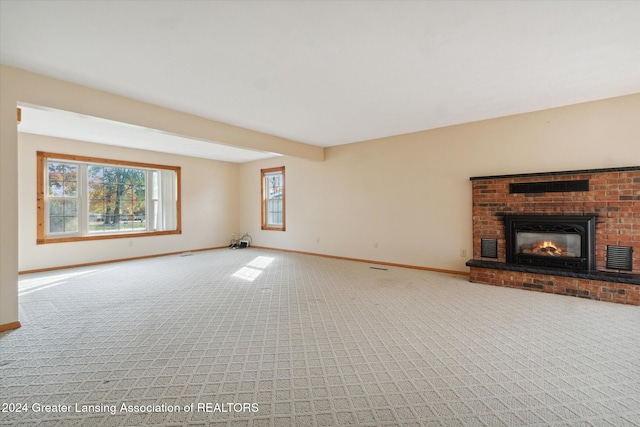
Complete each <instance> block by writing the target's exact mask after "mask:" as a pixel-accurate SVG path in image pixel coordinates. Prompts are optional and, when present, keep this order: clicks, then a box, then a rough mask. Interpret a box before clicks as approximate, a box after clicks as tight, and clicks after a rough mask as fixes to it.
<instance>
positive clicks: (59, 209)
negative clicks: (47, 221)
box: [49, 200, 64, 216]
mask: <svg viewBox="0 0 640 427" xmlns="http://www.w3.org/2000/svg"><path fill="white" fill-rule="evenodd" d="M63 215H64V201H62V200H51V203H49V216H63Z"/></svg>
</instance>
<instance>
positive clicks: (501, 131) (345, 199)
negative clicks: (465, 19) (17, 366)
mask: <svg viewBox="0 0 640 427" xmlns="http://www.w3.org/2000/svg"><path fill="white" fill-rule="evenodd" d="M0 94H1V97H0V125H1V126H0V167H1V169H0V325H5V324H9V323H12V322H15V321H17V320H18V290H17V272H18V268H19V267H20V268H23V269H28V268H30V267H29V265H35V263H38V265H40V264H42V265H44V264H45V263H48V262H49V261H31V260H28V259H27V257H32V256H34V255H33V252H32V251H36V255H35V256H36V257H39V256H43V257H44V258H48V257H49V256H56V255H55V254H52V253H46V254H45V252H46V251H49V249H43V250H42V251H41V252H42V253H37V251H40V248H31V249H29V248H28V245H29V243H26V244H27V247H25V248H23V247H22V246H23V243H22V240H20V246H21V247H20V263H19V261H18V253H19V249H18V247H19V245H18V242H19V230H22V229H23V224H28V223H29V222H30V221H33V223H35V220H34V219H33V216H34V215H35V213H33V212H30V209H31V208H32V207H33V206H32V207H31V208H30V207H29V206H28V204H29V203H35V199H34V201H33V202H29V201H28V197H29V196H28V195H29V194H30V193H31V192H34V191H35V190H34V189H26V190H24V191H26V192H27V193H26V194H27V199H26V201H25V202H24V203H25V208H24V209H26V211H23V209H22V208H21V210H20V214H21V215H24V216H25V217H24V218H21V219H20V221H19V220H18V203H16V200H19V201H20V202H22V201H23V199H22V195H21V197H20V198H19V197H18V165H19V164H20V165H21V164H22V163H19V162H18V136H17V131H16V116H15V108H16V105H17V104H18V103H27V104H34V105H40V106H45V107H51V108H58V109H62V110H67V111H73V112H78V113H81V114H87V115H92V116H96V117H102V118H107V119H110V120H116V121H123V122H127V123H132V124H136V125H140V126H146V127H150V128H156V129H161V130H164V131H166V132H170V133H175V134H178V135H184V136H187V137H196V138H198V139H211V140H221V141H224V142H227V143H229V144H232V145H238V146H244V147H247V148H256V147H260V148H261V149H263V150H265V151H273V152H280V153H282V154H286V155H287V156H286V157H284V158H277V159H269V160H264V161H259V162H252V163H247V164H243V165H240V166H236V167H235V168H236V169H237V182H236V183H235V184H234V182H233V179H232V178H230V176H231V175H233V172H232V171H230V170H226V169H225V171H226V172H219V173H221V174H222V176H224V177H226V178H225V179H228V181H227V182H228V184H229V185H230V186H231V188H230V189H229V191H231V192H232V193H233V192H235V193H236V194H238V195H239V196H237V197H238V198H237V199H235V200H236V202H234V201H233V200H234V198H233V196H232V195H231V194H227V193H225V194H226V195H224V196H220V198H219V199H216V198H215V197H217V196H215V195H213V194H207V197H208V196H213V197H214V199H213V200H211V201H210V203H211V204H210V205H207V208H205V209H209V206H213V209H214V212H216V213H221V212H222V213H223V215H233V214H234V213H238V218H237V219H236V220H235V222H234V220H232V219H230V218H227V219H223V220H221V221H222V223H225V224H226V223H228V224H231V225H233V224H236V225H237V226H238V229H237V230H231V231H239V232H245V231H248V232H250V233H251V234H252V236H253V239H254V244H256V245H260V246H269V247H274V248H281V249H291V250H299V251H306V252H315V253H322V254H329V255H336V256H345V257H351V258H360V259H370V260H379V261H385V262H395V263H400V264H410V265H416V266H424V267H432V268H440V269H448V270H459V271H464V270H466V267H465V266H464V263H465V261H466V260H467V259H469V258H470V257H471V184H470V182H469V177H470V176H478V175H493V174H507V173H524V172H538V171H540V172H542V171H556V170H570V169H588V168H601V167H614V166H632V165H640V148H639V147H640V126H638V124H637V122H638V117H640V95H632V96H627V97H621V98H614V99H609V100H604V101H599V102H592V103H586V104H580V105H575V106H570V107H565V108H558V109H553V110H546V111H541V112H537V113H529V114H523V115H518V116H512V117H506V118H500V119H495V120H487V121H482V122H476V123H469V124H464V125H459V126H452V127H447V128H442V129H436V130H431V131H425V132H419V133H415V134H409V135H402V136H396V137H391V138H386V139H381V140H375V141H367V142H361V143H356V144H350V145H346V146H340V147H333V148H329V149H326V150H324V151H323V150H322V149H320V148H318V147H310V146H306V145H304V144H300V143H297V142H294V141H287V140H283V139H280V138H276V137H271V136H268V135H263V134H259V133H256V132H252V131H247V130H243V129H239V128H233V127H230V126H228V125H223V124H220V123H216V122H212V121H208V120H205V119H202V118H198V117H194V116H190V115H188V114H184V113H180V112H176V111H172V110H169V109H166V108H161V107H157V106H153V105H149V104H145V103H141V102H137V101H134V100H131V99H127V98H124V97H120V96H116V95H113V94H108V93H105V92H101V91H97V90H93V89H89V88H86V87H82V86H78V85H74V84H70V83H67V82H63V81H60V80H55V79H51V78H47V77H44V76H39V75H35V74H32V73H28V72H25V71H22V70H18V69H15V68H11V67H6V66H0ZM74 144H75V143H74ZM105 150H108V151H109V152H110V153H115V151H111V150H116V149H113V148H105ZM52 151H56V150H52ZM549 152H550V153H551V154H552V156H551V157H549V156H547V153H549ZM21 153H22V151H21ZM27 156H28V154H27ZM158 156H161V155H160V154H158ZM293 156H296V157H293ZM323 156H324V158H325V161H324V162H322V161H320V160H322V158H323ZM105 157H113V156H111V155H105ZM26 158H27V157H25V159H26ZM158 158H160V157H158ZM171 158H177V157H173V156H171ZM163 159H164V157H163ZM305 159H310V160H305ZM20 160H21V162H22V160H23V155H22V154H21V155H20ZM25 162H28V161H27V160H25ZM185 162H187V163H188V164H189V165H193V167H194V169H193V170H197V171H198V172H197V173H200V172H202V171H203V170H204V169H207V168H206V167H203V166H202V164H201V163H200V162H199V161H191V160H189V161H187V160H185ZM167 163H175V162H173V161H168V162H167ZM214 163H215V162H214ZM212 164H213V163H212ZM280 165H285V166H286V177H287V231H286V232H276V231H262V230H260V186H259V176H260V175H259V173H260V172H259V171H260V168H263V167H271V166H280ZM26 167H28V168H31V167H35V166H29V165H27V166H26ZM190 167H191V166H190ZM21 168H22V166H21ZM229 168H230V169H233V168H234V167H229ZM212 169H214V170H215V166H212ZM223 169H224V168H223ZM20 173H21V174H22V173H23V172H22V171H21V172H20ZM24 173H25V176H26V178H25V179H27V180H29V179H33V178H31V176H32V175H31V173H27V172H24ZM212 173H213V172H212ZM23 185H30V184H28V183H24V184H23V183H21V184H20V189H21V192H22V191H23ZM234 185H235V187H233V186H234ZM235 189H237V191H235ZM189 191H193V192H194V194H195V193H196V192H197V191H198V189H196V188H195V187H193V188H191V189H190V190H189ZM188 193H189V192H187V194H188ZM184 196H185V197H186V194H185V195H184ZM196 198H197V197H196ZM218 202H219V203H220V205H219V206H218V205H217V203H218ZM202 203H205V204H206V203H207V202H206V201H203V202H202ZM226 203H231V205H225V204H226ZM234 203H237V205H233V204H234ZM198 209H201V207H200V205H198ZM189 215H191V213H187V212H186V208H185V207H183V228H185V226H186V223H187V221H191V220H194V221H196V222H197V223H199V224H200V225H202V223H203V222H204V220H203V219H202V218H194V219H189ZM29 216H31V217H32V218H29ZM225 218H226V217H225ZM218 225H219V224H218ZM204 226H205V227H206V225H204ZM25 227H27V228H28V225H26V226H25ZM221 228H222V227H221ZM208 230H209V231H208V233H210V234H209V235H208V236H200V235H194V234H189V236H191V237H193V238H195V239H196V240H197V242H198V243H197V244H190V243H189V238H191V237H187V235H185V236H182V237H177V236H174V237H177V240H166V242H168V243H167V244H166V245H165V246H163V247H166V248H169V247H171V249H172V250H171V251H180V250H183V249H191V248H195V247H201V246H202V245H204V246H209V244H208V242H209V237H211V238H212V239H213V240H216V239H217V238H218V237H217V236H218V233H221V234H222V235H223V237H224V239H223V240H222V242H221V244H225V243H226V242H227V241H228V238H229V232H230V230H224V231H222V230H218V229H215V230H214V229H213V228H211V229H208ZM25 233H33V231H28V230H27V231H25ZM190 233H191V232H190ZM225 234H226V235H225ZM31 237H32V236H26V237H24V239H27V240H29V239H31ZM170 238H171V236H164V237H162V239H170ZM145 239H146V238H144V239H143V238H140V239H136V240H135V241H134V243H133V246H128V245H129V243H128V241H127V239H122V240H120V239H119V240H115V241H114V243H110V244H108V245H107V246H105V248H106V249H104V252H102V248H101V249H100V250H101V252H96V254H99V255H94V254H92V252H93V251H94V250H97V249H96V247H97V242H95V243H91V244H90V242H83V243H77V244H72V245H74V246H69V247H70V248H73V249H72V250H70V251H71V252H73V253H74V254H75V255H74V257H75V258H74V259H86V260H89V259H92V260H93V259H98V258H102V259H105V258H111V256H112V255H113V254H114V253H116V252H119V251H121V250H124V251H128V252H127V253H128V254H131V256H138V255H143V254H144V255H147V254H152V253H157V252H156V249H157V248H156V247H155V243H156V242H155V241H154V243H153V244H151V243H149V244H148V246H147V243H143V241H144V240H145ZM149 239H150V240H148V242H152V241H153V240H152V239H151V238H149ZM159 239H160V238H158V239H157V240H158V241H160V240H159ZM180 239H181V240H180ZM33 240H34V239H33ZM205 241H206V242H207V243H206V244H204V242H205ZM101 242H104V241H101ZM164 242H165V241H164V240H163V243H162V245H164V244H165V243H164ZM376 242H377V244H378V247H377V248H376V247H374V243H376ZM121 244H124V248H123V247H122V246H120V245H121ZM215 244H216V242H211V245H215ZM62 245H66V244H62ZM111 245H113V246H111ZM48 246H52V247H53V246H58V245H48ZM461 249H463V250H466V251H467V255H466V256H464V257H461V256H460V250H461ZM81 252H86V254H85V253H81ZM159 252H165V250H164V249H163V250H162V251H159ZM83 257H87V258H83ZM23 258H25V259H24V260H23ZM58 262H59V258H57V259H56V260H55V261H53V262H51V264H57V263H58ZM64 264H68V262H66V260H65V262H64ZM48 265H50V264H48Z"/></svg>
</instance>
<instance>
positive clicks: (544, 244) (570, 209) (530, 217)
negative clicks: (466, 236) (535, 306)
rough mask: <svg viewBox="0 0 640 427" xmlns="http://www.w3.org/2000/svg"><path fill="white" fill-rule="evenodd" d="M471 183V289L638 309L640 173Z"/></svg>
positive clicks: (491, 178) (619, 170) (582, 173)
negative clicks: (573, 298)
mask: <svg viewBox="0 0 640 427" xmlns="http://www.w3.org/2000/svg"><path fill="white" fill-rule="evenodd" d="M471 182H472V186H473V259H472V260H470V261H469V262H468V263H467V265H468V266H469V267H470V268H471V274H470V280H471V281H472V282H476V283H484V284H490V285H496V286H506V287H513V288H521V289H528V290H534V291H541V292H550V293H555V294H562V295H571V296H578V297H582V298H590V299H595V300H601V301H611V302H616V303H622V304H631V305H640V166H633V167H624V168H610V169H593V170H581V171H566V172H549V173H534V174H518V175H501V176H484V177H473V178H471ZM516 229H517V230H516ZM518 230H519V231H520V232H522V234H521V235H522V236H524V237H522V241H521V242H520V243H518V242H517V238H516V237H515V235H516V234H517V231H518ZM580 230H583V233H582V234H581V231H580ZM511 234H513V236H512V235H511ZM584 236H589V237H588V238H587V237H584ZM553 239H555V240H556V241H557V242H558V243H555V242H553ZM589 239H590V240H589ZM577 248H579V249H577Z"/></svg>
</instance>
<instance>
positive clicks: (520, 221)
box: [504, 215, 596, 271]
mask: <svg viewBox="0 0 640 427" xmlns="http://www.w3.org/2000/svg"><path fill="white" fill-rule="evenodd" d="M504 221H505V239H506V261H507V263H509V264H519V265H528V266H532V267H547V268H558V269H562V270H572V271H593V270H595V234H596V216H595V215H506V216H505V217H504Z"/></svg>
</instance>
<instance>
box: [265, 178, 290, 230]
mask: <svg viewBox="0 0 640 427" xmlns="http://www.w3.org/2000/svg"><path fill="white" fill-rule="evenodd" d="M260 177H261V181H262V229H263V230H280V231H284V230H285V197H284V166H283V167H279V168H271V169H262V170H261V171H260Z"/></svg>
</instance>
